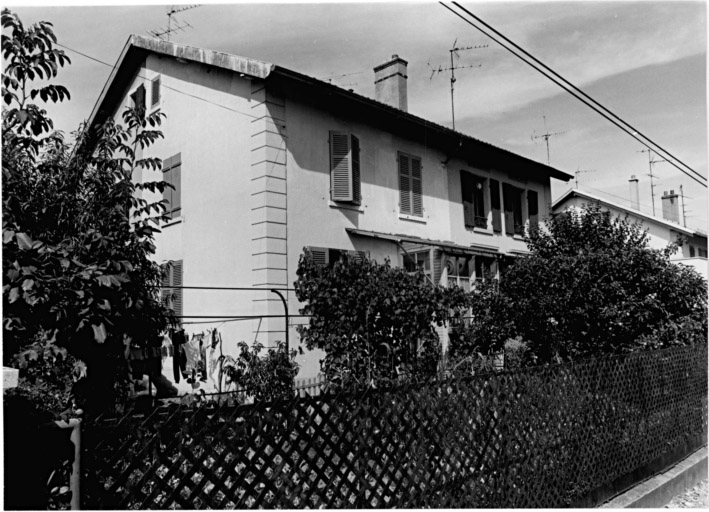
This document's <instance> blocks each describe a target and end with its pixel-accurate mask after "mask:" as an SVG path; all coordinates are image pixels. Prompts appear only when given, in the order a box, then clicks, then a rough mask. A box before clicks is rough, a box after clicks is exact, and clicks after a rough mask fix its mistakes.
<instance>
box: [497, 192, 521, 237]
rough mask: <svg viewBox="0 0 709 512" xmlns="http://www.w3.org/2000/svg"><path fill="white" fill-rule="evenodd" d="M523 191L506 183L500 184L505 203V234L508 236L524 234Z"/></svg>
mask: <svg viewBox="0 0 709 512" xmlns="http://www.w3.org/2000/svg"><path fill="white" fill-rule="evenodd" d="M522 193H523V190H522V189H520V188H517V187H513V186H512V185H509V184H507V183H503V184H502V195H503V200H504V203H505V233H507V234H508V235H523V234H524V218H523V214H522Z"/></svg>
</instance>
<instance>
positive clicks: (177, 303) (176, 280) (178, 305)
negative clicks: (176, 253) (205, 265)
mask: <svg viewBox="0 0 709 512" xmlns="http://www.w3.org/2000/svg"><path fill="white" fill-rule="evenodd" d="M170 284H171V286H180V287H181V286H182V260H177V261H173V262H172V283H170ZM172 294H173V297H174V302H173V307H172V308H173V309H174V310H175V314H176V315H177V316H182V288H173V289H172Z"/></svg>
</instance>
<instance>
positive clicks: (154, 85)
mask: <svg viewBox="0 0 709 512" xmlns="http://www.w3.org/2000/svg"><path fill="white" fill-rule="evenodd" d="M158 103H160V77H157V78H155V79H153V81H152V82H151V91H150V105H151V106H153V107H154V106H155V105H157V104H158Z"/></svg>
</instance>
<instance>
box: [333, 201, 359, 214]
mask: <svg viewBox="0 0 709 512" xmlns="http://www.w3.org/2000/svg"><path fill="white" fill-rule="evenodd" d="M328 206H329V207H330V208H338V209H341V210H350V211H353V212H359V213H364V206H362V205H361V204H354V203H338V202H335V201H333V200H330V201H328Z"/></svg>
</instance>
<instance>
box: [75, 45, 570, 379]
mask: <svg viewBox="0 0 709 512" xmlns="http://www.w3.org/2000/svg"><path fill="white" fill-rule="evenodd" d="M374 80H375V83H376V85H375V89H376V99H370V98H367V97H364V96H361V95H359V94H356V93H354V92H352V91H348V90H345V89H342V88H340V87H337V86H335V85H332V84H330V83H326V82H323V81H321V80H317V79H315V78H311V77H309V76H305V75H303V74H300V73H297V72H295V71H292V70H289V69H286V68H283V67H281V66H278V65H275V64H271V63H267V62H261V61H256V60H253V59H248V58H244V57H239V56H236V55H231V54H226V53H221V52H216V51H210V50H205V49H200V48H193V47H189V46H184V45H180V44H176V43H171V42H166V41H162V40H158V39H154V38H149V37H142V36H135V35H134V36H131V37H130V38H129V39H128V42H127V43H126V45H125V47H124V49H123V52H122V53H121V55H120V57H119V59H118V62H117V64H116V66H115V68H114V71H113V72H112V74H111V76H110V77H109V79H108V82H107V83H106V85H105V87H104V89H103V91H102V93H101V95H100V97H99V98H98V101H97V103H96V106H95V108H94V110H93V112H92V114H91V117H90V120H89V122H90V124H91V125H97V124H99V123H101V122H102V121H103V120H105V119H106V118H107V117H108V116H113V117H115V118H118V117H119V116H120V113H121V112H122V111H123V110H124V109H125V107H127V106H130V105H134V104H141V105H145V107H146V109H147V111H148V112H153V111H155V110H158V109H159V110H161V111H162V112H164V113H166V115H167V119H166V120H165V122H164V123H163V125H162V127H161V130H162V131H163V133H164V136H165V138H164V140H161V141H159V142H158V143H157V144H155V145H154V146H153V147H151V148H149V151H150V156H159V157H160V158H162V159H163V170H162V174H163V176H164V178H165V179H166V180H167V181H170V182H171V183H173V184H174V185H175V187H176V189H175V190H174V191H168V192H166V195H165V198H166V199H167V200H168V201H169V211H170V216H171V220H170V221H169V222H167V223H165V224H164V225H162V226H161V233H159V234H158V235H157V238H156V244H157V258H158V260H160V261H168V260H170V261H174V262H176V263H177V264H176V265H175V267H174V272H173V274H174V275H173V276H172V277H171V281H172V284H173V285H177V284H181V285H182V286H185V287H234V288H247V289H248V290H203V289H191V288H185V289H182V290H181V303H178V304H177V307H178V308H179V310H178V312H179V313H181V314H182V315H183V316H184V317H185V318H184V324H185V329H186V330H187V331H188V332H200V331H201V330H203V329H205V328H207V327H215V326H218V327H219V330H220V332H221V333H222V336H223V339H224V351H225V352H227V351H232V352H235V351H236V350H237V348H236V344H237V342H238V341H240V340H244V341H247V342H249V343H250V342H254V341H259V342H262V343H263V344H264V345H266V346H271V345H273V344H274V343H275V342H276V341H277V340H284V339H285V333H286V326H285V321H284V318H282V317H278V316H264V317H261V318H252V317H256V316H261V315H283V312H284V308H283V304H282V302H281V300H280V299H279V297H277V296H276V295H275V294H274V293H271V292H270V291H269V290H271V289H272V288H278V289H280V290H281V292H282V294H283V295H284V297H285V299H286V301H287V304H288V308H289V311H290V313H291V314H297V313H298V309H299V307H300V305H299V303H298V301H297V299H296V298H295V294H294V292H293V291H292V288H293V283H294V281H295V280H296V278H297V276H296V270H297V266H298V260H299V257H300V255H301V254H302V252H303V248H304V247H310V248H312V249H313V251H314V253H315V254H316V255H317V256H318V257H319V258H321V260H322V261H323V262H327V261H328V260H330V259H332V258H334V257H335V256H336V255H337V254H338V251H357V252H362V253H366V255H368V256H369V257H370V258H373V259H375V260H378V261H383V260H384V258H389V259H390V260H391V261H392V262H393V263H394V264H398V265H403V266H405V267H407V268H411V269H413V268H415V267H417V266H418V267H422V268H423V269H424V270H425V272H426V273H428V274H429V276H430V277H431V279H432V280H434V281H436V282H442V283H449V282H456V283H459V284H461V285H462V286H465V287H468V286H469V285H470V282H471V280H475V279H480V278H482V276H483V274H484V273H485V272H490V271H491V272H493V273H495V272H498V271H499V267H500V264H504V261H505V260H506V258H510V257H514V256H515V255H518V254H520V253H524V252H526V246H525V244H524V242H523V240H522V236H521V235H522V233H523V232H524V229H525V228H526V226H528V225H529V224H530V223H535V222H538V221H539V220H540V219H542V218H544V217H545V216H547V215H548V214H549V213H550V205H551V188H550V180H551V179H558V180H562V181H569V180H570V179H571V177H572V176H571V175H570V174H568V173H566V172H562V171H560V170H557V169H554V168H552V167H549V166H547V165H544V164H541V163H538V162H535V161H532V160H529V159H527V158H524V157H522V156H519V155H516V154H514V153H511V152H509V151H506V150H504V149H501V148H497V147H495V146H492V145H490V144H487V143H485V142H482V141H480V140H477V139H475V138H473V137H470V136H468V135H465V134H463V133H460V132H456V131H453V130H450V129H448V128H445V127H443V126H439V125H437V124H434V123H432V122H430V121H427V120H426V119H422V118H420V117H417V116H414V115H412V114H410V113H408V112H407V62H406V61H405V60H404V59H402V58H399V57H398V56H396V55H395V56H393V57H392V58H391V59H390V60H388V61H387V62H385V63H383V64H381V65H379V66H377V67H376V68H374ZM160 177H161V176H160V173H159V172H154V173H153V172H150V173H149V172H143V173H142V174H138V175H136V178H135V179H137V180H154V179H160ZM200 315H204V316H206V317H212V318H205V317H201V318H197V317H199V316H200ZM222 315H223V316H224V317H235V316H240V315H243V318H242V319H241V320H240V321H235V320H236V319H234V318H229V319H228V320H229V321H227V322H225V321H224V319H219V318H216V319H215V318H213V317H218V316H222ZM188 317H189V318H188ZM194 321H201V322H209V323H199V324H194V323H191V322H194ZM306 321H307V319H303V318H298V317H294V318H291V320H290V322H289V325H288V327H287V329H288V331H289V337H290V345H291V347H295V346H297V344H298V343H299V340H298V335H297V332H296V330H295V325H296V324H297V323H305V322H306ZM319 357H320V355H319V354H318V353H306V355H305V356H302V357H301V358H300V360H299V362H300V364H301V366H302V368H301V372H300V377H312V376H314V375H316V374H317V373H318V371H319V362H318V360H319Z"/></svg>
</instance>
